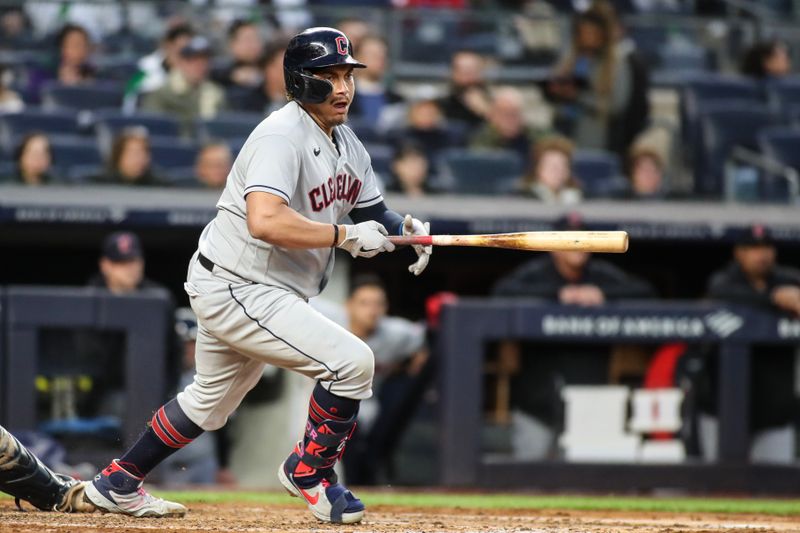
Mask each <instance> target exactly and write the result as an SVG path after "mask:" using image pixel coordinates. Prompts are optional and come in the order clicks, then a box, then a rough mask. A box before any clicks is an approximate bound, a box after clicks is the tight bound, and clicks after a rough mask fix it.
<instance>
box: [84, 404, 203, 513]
mask: <svg viewBox="0 0 800 533" xmlns="http://www.w3.org/2000/svg"><path fill="white" fill-rule="evenodd" d="M201 433H203V430H202V429H201V428H200V427H199V426H197V425H196V424H195V423H194V422H192V421H191V420H189V418H188V417H187V416H186V414H185V413H184V412H183V410H182V409H181V408H180V406H179V405H178V402H177V400H172V401H170V402H169V403H167V404H166V405H164V406H163V407H161V408H160V409H159V410H158V411H156V413H155V414H154V415H153V419H152V420H151V421H150V425H149V426H148V428H147V429H146V430H145V431H144V432H143V433H142V434H141V436H140V437H139V440H137V441H136V443H135V444H134V445H133V446H132V447H131V448H130V449H129V450H128V451H127V452H126V453H125V455H123V456H122V457H121V458H120V459H115V460H113V461H111V464H110V465H108V466H107V467H106V468H105V470H103V471H102V472H100V473H99V474H97V476H95V478H94V480H93V481H92V482H91V483H90V484H89V485H88V486H87V487H86V496H87V497H88V498H89V500H90V501H91V502H92V503H94V504H95V505H96V506H97V507H98V508H99V509H100V510H101V511H104V512H109V513H119V514H127V515H131V516H137V517H143V516H150V517H167V516H183V515H185V514H186V507H184V506H183V505H181V504H179V503H174V502H169V501H166V500H162V499H161V498H156V497H154V496H151V495H150V494H148V493H147V492H145V490H144V489H143V488H142V483H143V482H144V477H145V476H146V475H147V474H148V473H150V471H151V470H152V469H153V468H155V467H156V465H158V464H159V463H160V462H161V461H163V460H164V459H166V458H167V457H169V456H170V455H172V454H173V453H175V452H176V451H178V450H180V449H181V448H183V447H184V446H186V445H187V444H189V443H190V442H192V441H193V440H194V439H196V438H197V437H198V436H200V434H201Z"/></svg>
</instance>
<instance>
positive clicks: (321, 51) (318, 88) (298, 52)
mask: <svg viewBox="0 0 800 533" xmlns="http://www.w3.org/2000/svg"><path fill="white" fill-rule="evenodd" d="M336 65H349V66H352V67H354V68H365V67H366V65H363V64H361V63H359V62H358V61H356V60H355V59H354V58H353V56H351V55H350V41H349V40H348V39H347V36H346V35H345V34H344V33H342V32H340V31H339V30H337V29H335V28H310V29H308V30H306V31H304V32H302V33H298V34H297V35H295V36H294V37H292V40H291V41H289V45H288V46H287V47H286V53H285V54H284V56H283V76H284V80H285V81H286V92H288V93H289V95H290V96H291V97H292V98H293V99H295V100H297V101H298V102H302V103H310V104H319V103H322V102H324V101H325V100H326V99H327V98H328V97H329V96H330V94H331V92H332V91H333V85H331V83H330V82H328V81H325V80H322V79H319V78H316V77H314V71H316V70H317V69H322V68H326V67H333V66H336Z"/></svg>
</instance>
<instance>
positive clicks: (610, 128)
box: [546, 2, 649, 156]
mask: <svg viewBox="0 0 800 533" xmlns="http://www.w3.org/2000/svg"><path fill="white" fill-rule="evenodd" d="M620 32H621V31H620V26H619V23H618V21H617V20H616V15H615V13H614V11H613V7H611V6H610V4H608V3H605V2H595V5H594V6H593V7H592V9H590V10H588V11H586V12H583V13H580V14H578V15H576V16H575V20H574V22H573V36H572V47H571V49H570V51H569V52H568V54H567V55H566V57H565V58H564V59H563V60H562V61H561V62H560V63H559V65H558V66H557V67H556V69H555V72H554V75H553V77H552V78H551V79H550V81H549V82H548V84H547V86H546V93H547V95H548V96H549V98H550V99H551V100H553V101H554V103H555V104H556V106H557V109H556V124H557V126H558V128H559V129H561V130H562V131H563V132H564V133H565V134H567V135H568V136H570V137H572V138H574V139H575V143H576V144H577V145H578V146H579V147H581V148H600V149H604V150H612V151H615V152H617V153H618V154H620V155H622V156H624V155H625V153H626V152H627V149H628V146H629V145H630V143H631V142H632V140H633V139H634V137H635V136H636V135H637V134H638V133H639V132H640V131H641V130H642V129H643V128H644V127H645V125H646V122H647V113H648V109H649V108H648V106H647V90H648V89H647V87H648V83H649V82H648V75H647V72H646V69H645V68H644V65H643V64H642V63H641V61H639V58H638V56H637V55H636V54H634V53H633V50H632V48H631V44H630V42H629V41H621V40H619V36H620Z"/></svg>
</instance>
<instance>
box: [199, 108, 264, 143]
mask: <svg viewBox="0 0 800 533" xmlns="http://www.w3.org/2000/svg"><path fill="white" fill-rule="evenodd" d="M262 120H264V117H263V116H261V114H259V113H224V114H220V115H218V116H217V117H215V118H212V119H205V120H200V121H199V122H198V129H199V135H198V137H199V138H200V139H201V140H208V139H235V138H241V137H245V138H246V137H247V136H248V135H250V132H252V131H253V128H255V127H256V126H258V124H259V123H260V122H261V121H262Z"/></svg>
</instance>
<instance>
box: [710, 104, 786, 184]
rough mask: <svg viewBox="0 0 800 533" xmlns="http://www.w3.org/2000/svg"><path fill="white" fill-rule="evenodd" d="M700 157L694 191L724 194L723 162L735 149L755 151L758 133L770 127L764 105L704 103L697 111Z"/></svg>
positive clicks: (772, 122) (770, 117)
mask: <svg viewBox="0 0 800 533" xmlns="http://www.w3.org/2000/svg"><path fill="white" fill-rule="evenodd" d="M700 122H701V129H702V135H701V138H700V141H701V142H700V151H701V157H700V159H699V160H698V161H697V164H696V165H695V192H697V193H700V194H703V195H707V196H712V197H719V196H720V195H721V194H722V192H723V172H724V166H725V161H726V160H727V158H728V157H729V155H730V153H731V150H732V149H733V148H734V147H735V146H743V147H745V148H750V149H752V150H757V149H758V146H757V136H758V132H759V130H761V129H762V128H765V127H767V126H770V125H773V124H774V122H775V118H774V116H773V115H772V114H771V112H770V109H769V107H768V106H767V105H766V104H752V105H750V106H746V107H743V106H741V105H738V104H735V103H734V104H707V105H706V106H704V109H703V110H701V112H700Z"/></svg>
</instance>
